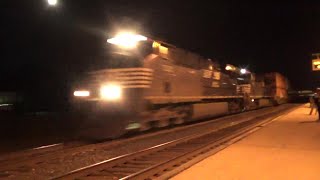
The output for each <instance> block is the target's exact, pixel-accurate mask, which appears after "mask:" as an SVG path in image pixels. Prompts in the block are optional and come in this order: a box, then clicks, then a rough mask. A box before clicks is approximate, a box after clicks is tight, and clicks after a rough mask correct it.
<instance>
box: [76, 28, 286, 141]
mask: <svg viewBox="0 0 320 180" xmlns="http://www.w3.org/2000/svg"><path fill="white" fill-rule="evenodd" d="M108 43H109V44H110V46H112V48H113V49H112V53H111V54H112V55H111V58H110V59H108V60H107V61H108V63H109V64H108V68H104V67H101V69H99V70H96V71H92V72H89V73H88V79H87V80H86V81H84V82H83V83H82V84H81V85H78V87H75V91H74V93H73V95H74V98H73V105H74V109H75V110H76V111H77V113H79V114H81V117H84V118H83V119H84V120H83V124H82V125H81V126H82V128H83V129H82V130H81V132H84V131H85V132H86V133H87V135H88V136H90V137H94V138H105V137H117V136H120V135H121V134H123V133H125V132H126V131H128V130H132V129H138V130H140V131H144V130H147V129H150V128H151V127H154V126H156V127H165V126H168V125H169V124H182V123H184V122H187V121H193V120H197V119H199V118H203V117H208V116H213V115H218V114H226V113H235V112H240V111H244V110H248V109H254V108H258V107H262V106H269V105H271V104H272V103H273V104H274V103H275V102H276V99H275V96H274V91H272V90H270V88H275V87H274V86H271V85H269V84H272V83H274V81H272V76H269V81H265V78H264V76H262V78H261V77H260V78H257V77H256V76H255V74H253V73H251V72H249V71H246V70H243V69H239V68H237V67H235V66H232V65H227V66H226V67H225V68H222V67H220V65H219V63H218V62H216V61H213V60H211V59H206V58H203V57H201V56H199V55H197V54H194V53H191V52H189V51H186V50H183V49H181V48H178V47H175V46H173V45H171V44H168V43H165V42H161V41H157V40H153V39H150V38H147V37H144V36H141V35H135V34H130V33H129V34H127V33H123V34H119V35H117V36H115V37H114V38H111V39H109V40H108ZM266 87H269V90H266ZM284 89H285V87H284Z"/></svg>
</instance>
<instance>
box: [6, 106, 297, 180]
mask: <svg viewBox="0 0 320 180" xmlns="http://www.w3.org/2000/svg"><path fill="white" fill-rule="evenodd" d="M292 107H296V105H284V106H279V107H276V108H265V109H259V110H256V111H250V112H245V113H241V114H235V115H230V116H225V117H221V118H217V119H215V120H213V121H204V122H200V123H195V124H189V125H185V126H178V127H175V128H170V129H164V130H161V131H156V132H151V133H146V134H140V135H138V136H134V137H129V138H125V139H119V140H114V141H107V142H103V143H98V144H89V145H83V146H79V147H72V148H61V146H56V147H51V148H50V147H48V148H47V149H46V148H44V149H38V150H36V151H30V152H27V153H26V154H24V155H23V153H22V154H21V153H20V155H19V153H18V155H17V154H12V156H11V157H12V158H11V159H10V158H7V159H3V158H1V157H0V161H1V162H0V178H11V179H48V178H53V177H60V176H62V175H65V174H68V173H69V172H72V171H75V170H77V169H79V168H82V167H89V166H92V164H97V163H100V162H104V161H108V160H110V159H114V158H117V157H119V156H123V154H128V153H132V152H138V151H141V150H143V149H147V148H150V147H153V146H157V145H159V144H166V143H167V142H171V141H175V140H177V138H179V137H187V136H188V137H190V135H195V134H199V132H208V131H210V130H211V131H213V130H214V131H217V130H219V129H224V128H226V127H229V126H232V125H236V124H239V123H241V122H245V121H250V120H252V119H253V118H257V117H261V116H265V115H268V114H270V113H277V112H279V111H283V110H286V109H289V108H292ZM54 149H56V150H54Z"/></svg>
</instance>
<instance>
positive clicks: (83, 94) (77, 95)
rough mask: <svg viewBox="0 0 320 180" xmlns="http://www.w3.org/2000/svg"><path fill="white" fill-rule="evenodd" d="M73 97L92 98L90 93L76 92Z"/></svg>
mask: <svg viewBox="0 0 320 180" xmlns="http://www.w3.org/2000/svg"><path fill="white" fill-rule="evenodd" d="M73 95H74V96H76V97H88V96H90V91H74V92H73Z"/></svg>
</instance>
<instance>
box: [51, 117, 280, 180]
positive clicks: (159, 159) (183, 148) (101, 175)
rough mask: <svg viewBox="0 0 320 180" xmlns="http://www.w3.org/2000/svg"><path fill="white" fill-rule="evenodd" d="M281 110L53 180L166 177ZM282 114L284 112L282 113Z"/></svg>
mask: <svg viewBox="0 0 320 180" xmlns="http://www.w3.org/2000/svg"><path fill="white" fill-rule="evenodd" d="M279 114H280V112H273V113H270V114H268V115H265V116H264V117H261V116H259V117H257V118H255V119H252V120H250V121H244V122H241V123H238V124H236V125H233V126H230V127H227V128H222V129H220V130H212V131H207V132H202V133H198V134H193V135H190V136H186V137H182V138H179V139H176V140H173V141H169V142H166V143H163V144H159V145H156V146H153V147H150V148H146V149H143V150H140V151H137V152H133V153H128V154H125V155H121V156H118V157H115V158H111V159H108V160H105V161H101V162H99V163H96V164H93V165H90V166H87V167H83V168H80V169H77V170H74V171H71V172H69V173H66V174H64V175H61V176H57V177H54V178H53V179H155V178H157V179H167V178H169V177H171V176H172V175H174V174H176V173H177V172H179V171H181V170H183V169H185V168H186V167H188V166H191V165H192V164H194V163H196V162H198V161H200V160H202V159H204V158H205V157H207V156H209V155H211V154H213V153H214V152H217V151H219V150H221V149H222V148H224V147H226V145H227V144H230V143H233V142H235V141H237V140H239V139H241V138H242V137H244V136H246V135H247V134H249V133H250V132H253V131H255V130H256V129H258V128H260V127H262V126H263V125H265V124H266V123H268V122H270V121H271V120H273V119H275V116H278V115H279ZM281 114H283V113H281Z"/></svg>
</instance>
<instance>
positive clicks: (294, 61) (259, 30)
mask: <svg viewBox="0 0 320 180" xmlns="http://www.w3.org/2000/svg"><path fill="white" fill-rule="evenodd" d="M209 2H210V3H209ZM1 18H2V26H1V44H2V48H1V49H2V51H1V52H2V53H1V66H0V73H1V74H0V91H9V90H12V91H19V92H28V93H29V94H34V95H36V94H38V93H39V92H42V93H41V95H42V96H43V97H44V98H46V97H60V98H61V97H67V96H68V94H67V93H66V92H67V91H68V88H70V82H72V81H74V80H75V79H76V78H77V76H78V74H80V73H81V72H84V71H86V69H87V67H89V66H90V64H92V63H96V62H98V61H101V60H102V59H103V58H104V57H105V54H106V51H107V49H106V39H107V38H108V37H109V36H111V35H112V34H113V33H114V32H116V30H117V29H120V28H127V29H128V28H132V29H134V30H136V31H138V32H140V33H141V34H147V35H151V36H153V37H158V38H160V39H163V40H165V41H167V42H169V43H171V44H175V45H176V46H178V47H182V48H185V49H188V50H191V51H193V52H196V53H198V54H200V55H203V56H204V57H208V58H212V59H216V60H218V61H220V62H222V63H232V64H235V65H238V66H241V67H248V68H249V69H250V70H251V71H253V72H257V73H262V72H271V71H278V72H281V73H282V74H283V75H285V76H287V77H288V79H289V80H290V82H291V85H292V87H293V88H294V89H310V88H313V87H315V86H316V85H315V82H316V81H317V79H320V74H319V73H314V72H311V54H312V53H316V52H320V23H319V22H320V2H317V1H314V2H312V1H300V3H298V2H294V1H287V2H286V1H282V2H276V1H274V2H272V1H265V2H259V3H258V2H256V1H226V0H221V1H216V0H211V1H208V3H204V2H201V1H194V2H188V1H173V0H171V1H165V0H161V1H159V0H158V1H151V0H148V1H138V0H135V1H121V0H118V1H106V0H105V1H102V0H97V1H95V0H90V1H89V0H86V1H81V0H60V1H59V5H58V6H57V7H49V6H48V5H47V3H46V1H45V0H38V1H35V0H21V1H7V2H5V1H1ZM318 82H319V81H318Z"/></svg>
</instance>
